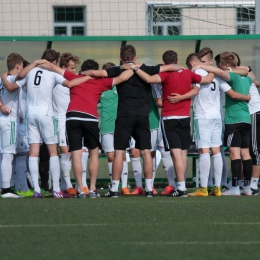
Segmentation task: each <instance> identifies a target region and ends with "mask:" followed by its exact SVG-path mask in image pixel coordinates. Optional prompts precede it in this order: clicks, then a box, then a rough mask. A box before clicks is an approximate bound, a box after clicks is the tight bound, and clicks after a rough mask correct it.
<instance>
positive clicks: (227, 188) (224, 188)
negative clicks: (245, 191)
mask: <svg viewBox="0 0 260 260" xmlns="http://www.w3.org/2000/svg"><path fill="white" fill-rule="evenodd" d="M228 190H230V189H229V187H227V186H222V187H221V191H222V192H225V191H228Z"/></svg>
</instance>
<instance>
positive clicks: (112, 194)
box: [103, 190, 119, 198]
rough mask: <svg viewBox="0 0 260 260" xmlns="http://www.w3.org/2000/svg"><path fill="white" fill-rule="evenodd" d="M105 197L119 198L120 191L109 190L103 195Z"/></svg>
mask: <svg viewBox="0 0 260 260" xmlns="http://www.w3.org/2000/svg"><path fill="white" fill-rule="evenodd" d="M103 197H105V198H119V195H118V191H112V190H108V192H107V193H105V194H104V195H103Z"/></svg>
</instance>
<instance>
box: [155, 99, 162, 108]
mask: <svg viewBox="0 0 260 260" xmlns="http://www.w3.org/2000/svg"><path fill="white" fill-rule="evenodd" d="M154 103H155V105H156V106H157V107H159V108H162V99H161V98H154Z"/></svg>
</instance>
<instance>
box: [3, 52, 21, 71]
mask: <svg viewBox="0 0 260 260" xmlns="http://www.w3.org/2000/svg"><path fill="white" fill-rule="evenodd" d="M22 63H23V57H22V56H21V55H19V54H17V53H11V54H10V55H9V56H8V57H7V68H8V70H12V69H14V68H15V66H16V65H17V64H22Z"/></svg>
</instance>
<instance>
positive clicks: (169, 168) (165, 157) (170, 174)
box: [161, 148, 176, 188]
mask: <svg viewBox="0 0 260 260" xmlns="http://www.w3.org/2000/svg"><path fill="white" fill-rule="evenodd" d="M161 153H162V165H163V169H164V172H165V174H166V177H167V180H168V183H169V185H170V186H172V187H174V188H176V184H175V180H174V167H173V162H172V158H171V154H170V151H168V152H165V150H164V148H162V149H161Z"/></svg>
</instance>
